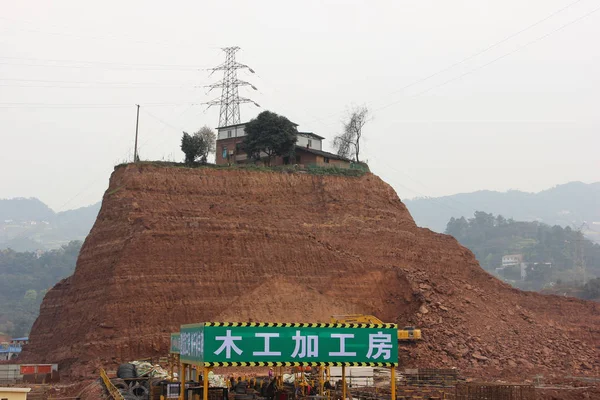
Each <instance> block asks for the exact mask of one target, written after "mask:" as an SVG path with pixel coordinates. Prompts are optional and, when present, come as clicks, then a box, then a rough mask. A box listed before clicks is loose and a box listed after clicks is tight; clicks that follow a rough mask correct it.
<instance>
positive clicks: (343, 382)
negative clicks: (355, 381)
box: [342, 365, 346, 400]
mask: <svg viewBox="0 0 600 400" xmlns="http://www.w3.org/2000/svg"><path fill="white" fill-rule="evenodd" d="M342 400H346V366H345V365H342Z"/></svg>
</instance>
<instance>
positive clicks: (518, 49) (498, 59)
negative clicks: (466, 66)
mask: <svg viewBox="0 0 600 400" xmlns="http://www.w3.org/2000/svg"><path fill="white" fill-rule="evenodd" d="M599 10H600V7H598V8H595V9H593V10H592V11H590V12H588V13H586V14H584V15H582V16H581V17H579V18H576V19H574V20H572V21H570V22H567V23H566V24H564V25H561V26H560V27H558V28H557V29H554V30H552V31H550V32H548V33H547V34H545V35H542V36H539V37H538V38H536V39H534V40H532V41H530V42H527V43H525V44H524V45H522V46H520V47H517V48H516V49H514V50H512V51H510V52H508V53H505V54H503V55H501V56H500V57H497V58H495V59H493V60H492V61H490V62H488V63H485V64H483V65H480V66H478V67H475V68H473V69H471V70H469V71H467V72H465V73H464V74H461V75H459V76H456V77H454V78H452V79H449V80H447V81H445V82H442V83H441V84H439V85H436V86H432V87H430V88H428V89H425V90H423V91H421V92H419V93H417V94H415V95H413V96H410V97H411V98H413V97H418V96H421V95H423V94H425V93H427V92H430V91H432V90H434V89H438V88H440V87H442V86H445V85H447V84H449V83H451V82H454V81H456V80H458V79H461V78H463V77H465V76H467V75H470V74H472V73H473V72H476V71H479V70H480V69H483V68H485V67H487V66H489V65H491V64H494V63H495V62H497V61H500V60H502V59H503V58H505V57H508V56H510V55H512V54H515V53H516V52H518V51H520V50H523V49H524V48H526V47H528V46H530V45H532V44H535V43H537V42H540V41H542V40H544V39H546V38H547V37H549V36H551V35H553V34H554V33H556V32H559V31H561V30H563V29H564V28H566V27H568V26H570V25H573V24H574V23H576V22H579V21H581V20H583V19H584V18H587V17H589V16H590V15H592V14H594V13H595V12H597V11H599ZM403 100H404V99H401V100H398V101H394V102H392V103H389V104H387V105H385V106H383V107H380V108H376V109H375V110H374V111H380V110H384V109H386V108H389V107H391V106H393V105H395V104H398V103H400V102H402V101H403Z"/></svg>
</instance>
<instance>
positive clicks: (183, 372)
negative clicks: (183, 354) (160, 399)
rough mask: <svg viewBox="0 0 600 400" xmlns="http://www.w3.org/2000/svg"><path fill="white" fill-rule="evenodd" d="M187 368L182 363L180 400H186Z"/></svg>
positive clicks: (180, 368) (180, 370)
mask: <svg viewBox="0 0 600 400" xmlns="http://www.w3.org/2000/svg"><path fill="white" fill-rule="evenodd" d="M185 367H186V365H185V364H184V363H181V365H180V367H179V372H181V374H180V375H181V376H180V377H179V381H180V383H181V390H179V400H184V399H185Z"/></svg>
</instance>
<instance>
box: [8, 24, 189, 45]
mask: <svg viewBox="0 0 600 400" xmlns="http://www.w3.org/2000/svg"><path fill="white" fill-rule="evenodd" d="M0 19H2V20H5V21H11V22H17V23H20V24H29V25H37V22H32V21H24V20H17V19H13V18H6V17H0ZM52 27H54V28H59V29H69V28H67V27H64V26H63V27H60V26H57V25H52ZM5 28H8V30H10V29H14V30H20V31H24V32H31V33H41V34H44V35H55V36H65V37H73V38H77V39H86V40H87V39H93V40H118V41H119V42H121V43H122V42H123V41H124V40H127V41H129V42H131V43H136V44H151V45H161V46H169V47H172V46H173V43H166V42H156V41H148V40H140V39H137V38H131V37H130V38H127V37H125V36H123V35H122V34H119V35H117V36H98V35H82V34H73V33H70V32H52V31H47V30H41V29H32V28H24V27H11V26H8V27H7V26H5ZM189 45H190V46H195V47H196V48H197V43H192V42H190V43H189Z"/></svg>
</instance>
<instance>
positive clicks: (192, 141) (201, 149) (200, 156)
mask: <svg viewBox="0 0 600 400" xmlns="http://www.w3.org/2000/svg"><path fill="white" fill-rule="evenodd" d="M215 142H216V135H215V133H214V132H213V130H212V129H210V128H209V127H208V126H203V127H202V128H200V130H198V131H197V132H195V133H194V134H192V135H190V134H189V133H187V132H183V136H182V138H181V151H183V153H184V154H185V163H186V164H192V163H194V162H195V161H196V160H200V162H201V163H203V164H206V162H207V159H208V155H209V154H210V153H214V152H215V150H216V143H215Z"/></svg>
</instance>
